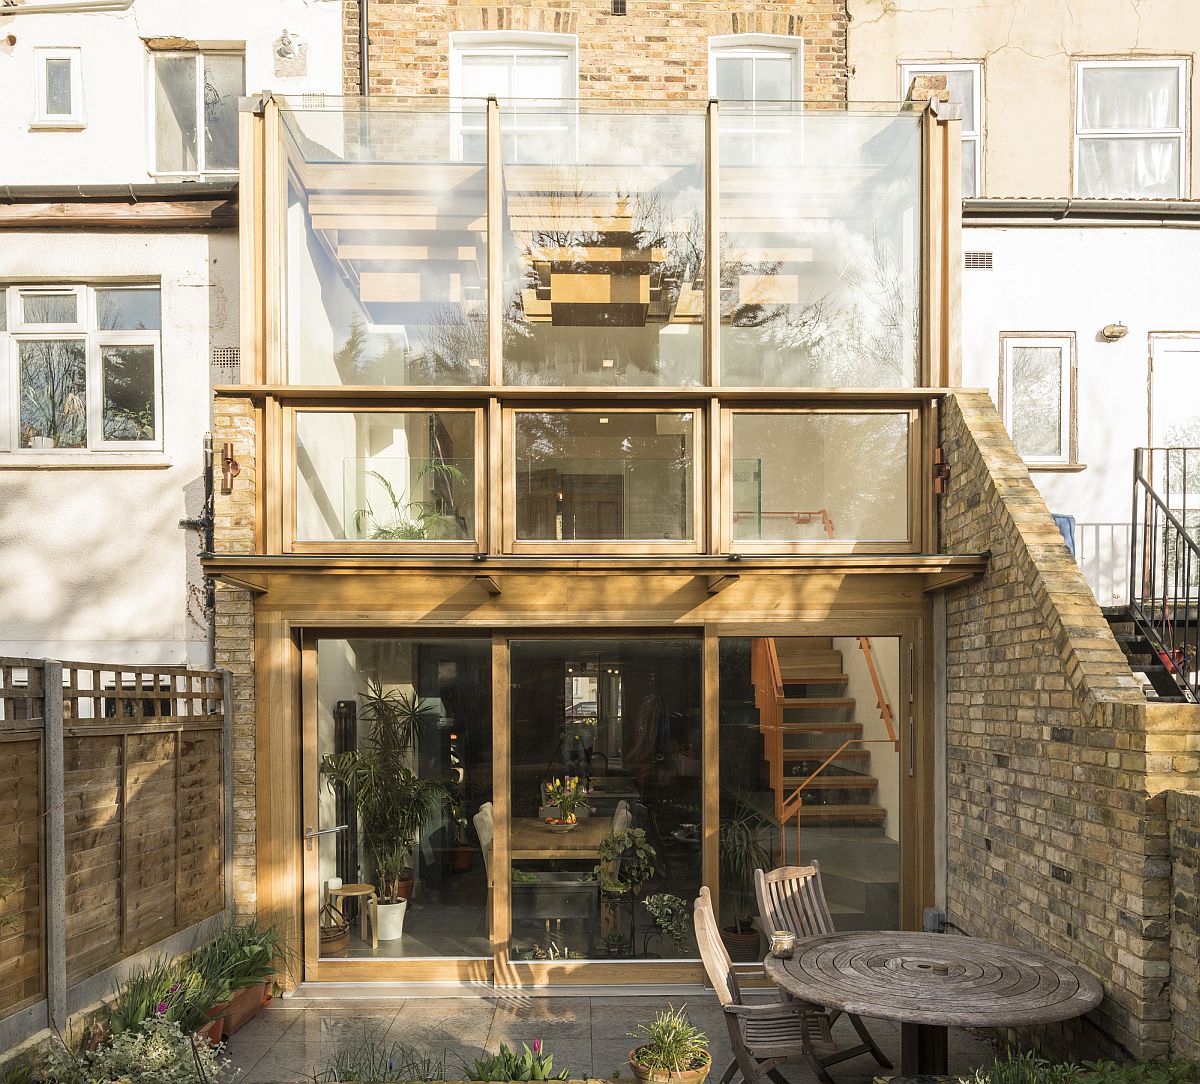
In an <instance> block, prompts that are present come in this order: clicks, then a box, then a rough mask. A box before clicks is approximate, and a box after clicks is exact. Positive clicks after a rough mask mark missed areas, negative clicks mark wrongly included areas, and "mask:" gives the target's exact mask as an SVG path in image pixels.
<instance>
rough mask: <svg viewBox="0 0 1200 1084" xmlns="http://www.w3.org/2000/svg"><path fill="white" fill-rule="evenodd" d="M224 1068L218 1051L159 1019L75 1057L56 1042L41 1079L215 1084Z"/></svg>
mask: <svg viewBox="0 0 1200 1084" xmlns="http://www.w3.org/2000/svg"><path fill="white" fill-rule="evenodd" d="M228 1067H229V1061H228V1059H225V1058H221V1057H220V1049H219V1048H218V1047H213V1046H209V1045H208V1043H205V1042H196V1041H195V1040H193V1038H192V1036H191V1035H190V1034H188V1033H187V1030H186V1028H184V1027H181V1026H180V1024H179V1022H178V1021H175V1020H169V1019H167V1018H166V1017H165V1016H162V1015H157V1016H150V1017H147V1018H146V1019H145V1020H143V1021H141V1023H140V1024H138V1026H137V1027H135V1028H131V1029H129V1030H126V1031H122V1032H121V1033H119V1034H114V1035H113V1037H112V1040H111V1041H110V1042H108V1043H105V1044H104V1045H102V1046H100V1047H97V1048H96V1049H95V1050H85V1051H82V1052H81V1053H79V1054H74V1053H72V1052H71V1051H70V1050H68V1049H67V1048H66V1046H65V1045H64V1044H63V1042H62V1040H61V1039H59V1038H57V1037H56V1038H55V1039H54V1040H53V1041H52V1045H51V1048H50V1052H49V1055H48V1056H47V1060H46V1070H45V1074H46V1078H47V1079H48V1080H52V1081H54V1082H55V1084H98V1082H101V1081H120V1082H121V1084H196V1081H197V1079H199V1080H201V1081H215V1080H216V1079H217V1078H218V1077H219V1076H220V1075H222V1074H223V1073H224V1072H225V1071H226V1070H227V1069H228Z"/></svg>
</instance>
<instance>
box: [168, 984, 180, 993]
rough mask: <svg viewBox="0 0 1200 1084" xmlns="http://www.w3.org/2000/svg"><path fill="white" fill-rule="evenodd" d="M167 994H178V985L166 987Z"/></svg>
mask: <svg viewBox="0 0 1200 1084" xmlns="http://www.w3.org/2000/svg"><path fill="white" fill-rule="evenodd" d="M167 993H168V994H177V993H179V983H175V985H174V986H168V987H167Z"/></svg>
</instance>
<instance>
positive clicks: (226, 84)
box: [151, 53, 246, 175]
mask: <svg viewBox="0 0 1200 1084" xmlns="http://www.w3.org/2000/svg"><path fill="white" fill-rule="evenodd" d="M151 63H152V65H153V69H154V71H153V82H154V95H153V110H154V116H153V124H152V126H151V127H152V131H153V138H154V168H153V171H152V172H154V173H158V174H162V175H178V174H187V175H194V174H204V173H234V172H236V171H237V166H238V97H239V95H241V94H243V93H244V92H245V85H246V77H245V61H244V58H243V57H242V56H241V54H238V53H155V54H154V56H153V58H152V60H151Z"/></svg>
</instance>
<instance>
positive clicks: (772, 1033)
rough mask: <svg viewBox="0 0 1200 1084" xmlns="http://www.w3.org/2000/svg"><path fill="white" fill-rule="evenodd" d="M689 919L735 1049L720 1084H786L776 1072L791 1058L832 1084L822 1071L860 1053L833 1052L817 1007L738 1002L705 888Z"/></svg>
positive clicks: (823, 1016)
mask: <svg viewBox="0 0 1200 1084" xmlns="http://www.w3.org/2000/svg"><path fill="white" fill-rule="evenodd" d="M692 918H693V920H694V922H695V926H696V944H697V945H698V946H699V948H700V959H701V960H703V961H704V970H705V971H706V972H707V973H708V978H709V981H710V982H711V983H712V984H713V988H714V989H715V990H716V992H717V1000H718V1001H720V1002H721V1009H722V1010H723V1011H724V1013H725V1026H726V1027H727V1028H728V1029H729V1043H730V1045H731V1046H732V1047H733V1061H731V1062H730V1063H729V1066H728V1068H726V1070H725V1072H724V1073H723V1074H722V1076H721V1080H720V1084H730V1082H731V1081H732V1080H733V1079H734V1077H736V1076H737V1074H738V1073H739V1072H740V1073H741V1074H742V1079H743V1080H744V1081H745V1082H746V1084H753V1082H754V1081H757V1080H760V1079H762V1078H763V1077H769V1078H770V1079H771V1080H772V1081H774V1082H775V1084H788V1081H787V1078H786V1077H784V1075H783V1074H782V1073H781V1072H779V1069H778V1066H779V1065H780V1063H781V1062H784V1061H788V1060H789V1059H792V1058H803V1059H805V1060H806V1061H807V1062H808V1063H809V1065H811V1066H812V1070H813V1072H814V1073H816V1074H817V1077H818V1078H819V1079H820V1080H822V1081H824V1082H825V1084H833V1080H832V1078H831V1077H830V1076H829V1074H828V1073H827V1072H826V1071H825V1067H826V1066H827V1065H832V1064H834V1063H835V1062H839V1061H845V1060H846V1059H847V1058H852V1057H854V1056H855V1055H856V1054H858V1053H861V1051H862V1048H860V1047H855V1048H854V1049H853V1050H843V1051H839V1050H837V1049H836V1047H834V1045H833V1038H832V1036H831V1035H830V1034H829V1016H828V1014H827V1013H826V1012H825V1011H824V1010H823V1009H822V1008H821V1007H820V1006H819V1005H809V1004H808V1003H807V1002H804V1001H799V1000H791V1001H769V1002H763V1003H762V1004H761V1005H747V1004H746V1003H745V1002H744V1001H743V1000H742V994H741V990H740V989H739V988H738V982H737V977H736V976H735V975H734V973H733V964H732V962H731V961H730V959H729V953H727V952H726V951H725V946H724V944H722V942H721V934H720V931H719V930H718V928H717V920H716V917H715V916H714V915H713V909H712V898H711V896H710V895H709V892H708V889H707V888H705V887H702V888H701V889H700V895H699V896H698V897H697V899H696V902H695V905H694V907H693V911H692Z"/></svg>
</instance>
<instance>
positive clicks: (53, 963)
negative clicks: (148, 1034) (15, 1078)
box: [42, 659, 67, 1031]
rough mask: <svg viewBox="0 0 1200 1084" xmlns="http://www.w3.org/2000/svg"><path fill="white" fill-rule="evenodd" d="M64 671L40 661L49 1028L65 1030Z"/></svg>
mask: <svg viewBox="0 0 1200 1084" xmlns="http://www.w3.org/2000/svg"><path fill="white" fill-rule="evenodd" d="M62 675H63V668H62V663H59V662H55V661H54V660H53V659H45V660H43V662H42V698H43V708H42V718H43V719H44V720H45V730H44V735H45V738H44V740H45V743H46V744H45V747H44V748H45V770H46V823H45V833H46V835H45V840H46V848H45V854H46V1009H47V1015H48V1016H49V1018H50V1025H51V1027H55V1028H58V1030H59V1031H65V1029H66V1026H67V857H66V811H65V808H64V803H65V789H64V783H63V737H64V735H63V683H62Z"/></svg>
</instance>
